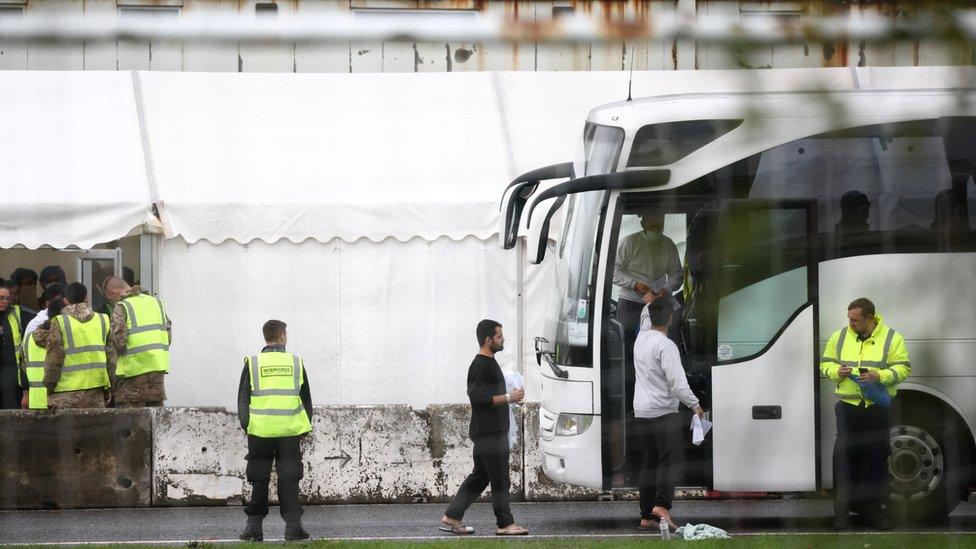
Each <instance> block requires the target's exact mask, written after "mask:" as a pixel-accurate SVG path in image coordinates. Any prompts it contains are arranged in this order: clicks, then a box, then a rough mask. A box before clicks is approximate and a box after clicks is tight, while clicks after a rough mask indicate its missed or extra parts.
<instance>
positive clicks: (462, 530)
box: [437, 523, 474, 536]
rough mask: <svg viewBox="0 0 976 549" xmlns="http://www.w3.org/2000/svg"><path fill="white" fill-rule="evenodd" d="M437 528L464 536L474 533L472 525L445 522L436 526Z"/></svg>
mask: <svg viewBox="0 0 976 549" xmlns="http://www.w3.org/2000/svg"><path fill="white" fill-rule="evenodd" d="M437 529H438V530H440V531H441V532H447V533H448V534H454V535H457V536H466V535H468V534H473V533H474V526H464V525H463V524H462V525H461V526H449V525H447V524H444V523H441V524H439V525H438V526H437Z"/></svg>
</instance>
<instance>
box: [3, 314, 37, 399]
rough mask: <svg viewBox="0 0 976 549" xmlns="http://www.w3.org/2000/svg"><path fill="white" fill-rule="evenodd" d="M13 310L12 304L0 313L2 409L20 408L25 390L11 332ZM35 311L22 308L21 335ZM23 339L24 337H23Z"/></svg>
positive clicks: (32, 318)
mask: <svg viewBox="0 0 976 549" xmlns="http://www.w3.org/2000/svg"><path fill="white" fill-rule="evenodd" d="M11 310H13V305H11V306H10V307H9V308H8V309H7V310H6V311H4V312H2V313H0V331H2V332H3V334H2V336H0V409H6V410H11V409H17V408H20V398H21V397H22V396H23V394H24V391H23V389H21V387H20V383H19V381H18V376H17V372H18V370H19V368H20V365H19V364H17V355H16V353H15V352H14V351H15V349H14V339H13V333H12V332H11V327H10V319H9V318H7V315H8V313H9V312H10V311H11ZM34 316H36V314H35V313H33V312H32V311H30V310H29V309H25V308H24V307H21V308H20V335H21V336H23V335H24V328H26V327H27V323H28V322H30V321H31V320H34ZM21 339H23V338H21Z"/></svg>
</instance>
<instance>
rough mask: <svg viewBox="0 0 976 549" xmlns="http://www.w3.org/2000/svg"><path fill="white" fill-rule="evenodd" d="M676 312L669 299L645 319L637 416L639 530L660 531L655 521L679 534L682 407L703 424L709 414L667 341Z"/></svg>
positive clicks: (638, 354) (637, 348) (637, 349)
mask: <svg viewBox="0 0 976 549" xmlns="http://www.w3.org/2000/svg"><path fill="white" fill-rule="evenodd" d="M673 315H674V308H673V307H672V306H671V304H670V303H669V302H668V301H667V300H664V299H659V300H656V301H654V302H652V303H651V304H650V305H648V306H647V307H646V308H645V309H644V311H643V312H642V313H641V328H640V333H639V334H638V335H637V341H636V342H635V343H634V366H635V368H636V370H637V379H636V384H635V385H636V387H635V390H634V416H635V417H636V418H637V429H638V432H639V433H640V441H641V463H642V465H641V473H640V482H639V491H640V517H641V520H640V529H642V530H655V531H656V530H657V529H658V526H659V525H658V524H657V523H656V522H655V519H657V520H662V521H666V522H667V524H668V526H669V527H670V528H672V529H675V530H677V528H678V526H677V524H675V522H674V520H672V518H671V498H672V496H673V495H674V486H675V484H676V483H677V482H678V481H679V480H680V478H681V475H682V471H683V466H684V463H683V461H684V436H683V435H682V433H683V431H684V429H683V428H682V424H681V417H680V416H679V415H678V403H679V402H680V403H681V404H684V405H685V406H687V407H688V408H690V409H691V410H692V411H694V412H695V415H697V416H698V417H699V418H702V417H703V416H704V414H705V412H704V410H702V407H701V406H700V405H699V403H698V397H696V396H695V393H693V392H692V391H691V388H690V387H688V379H687V377H686V376H685V369H684V368H683V367H682V366H681V354H680V353H679V352H678V346H677V345H675V343H674V342H673V341H671V340H670V339H668V328H669V327H670V325H671V318H672V316H673Z"/></svg>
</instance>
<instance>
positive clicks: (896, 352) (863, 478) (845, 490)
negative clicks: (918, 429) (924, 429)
mask: <svg viewBox="0 0 976 549" xmlns="http://www.w3.org/2000/svg"><path fill="white" fill-rule="evenodd" d="M847 319H848V326H846V327H844V328H842V329H840V330H839V331H837V332H835V333H834V334H832V335H831V336H830V340H828V341H827V347H826V348H825V349H824V354H823V357H822V358H821V362H820V372H821V373H823V375H825V376H826V377H827V378H828V379H830V380H831V381H834V382H836V383H837V387H836V388H835V390H834V394H835V396H836V397H837V399H838V402H837V403H836V404H835V405H834V413H835V417H836V419H837V440H836V442H835V443H834V513H835V517H834V527H835V528H837V529H841V528H846V527H847V526H848V525H849V512H850V511H852V510H853V511H855V512H857V513H859V514H861V515H863V516H864V517H865V518H867V519H868V520H869V521H870V522H871V523H872V524H873V525H874V526H875V527H878V528H881V529H887V528H888V527H889V522H888V516H887V501H888V461H887V459H888V452H889V446H888V437H889V435H888V408H887V404H888V403H886V402H883V400H885V399H883V398H881V399H878V396H875V400H878V402H875V401H873V400H872V399H871V398H868V396H866V395H868V394H870V393H871V390H872V389H873V390H875V392H876V393H877V392H879V391H880V392H881V394H880V397H884V396H885V395H884V393H885V392H886V393H887V395H889V396H890V397H894V396H895V394H896V393H897V389H896V387H897V386H898V384H899V383H902V382H904V381H905V380H906V379H908V376H909V375H911V373H912V367H911V364H910V363H909V361H908V350H907V349H906V347H905V340H904V338H902V336H901V334H899V333H898V332H896V331H895V330H893V329H892V328H891V327H889V326H888V325H887V324H885V322H884V320H883V319H882V318H881V315H879V314H877V313H876V312H875V309H874V303H871V301H870V300H869V299H867V298H864V297H862V298H858V299H855V300H854V301H853V302H852V303H851V304H850V305H849V306H848V307H847ZM870 384H877V385H880V387H878V386H874V387H872V386H871V385H870Z"/></svg>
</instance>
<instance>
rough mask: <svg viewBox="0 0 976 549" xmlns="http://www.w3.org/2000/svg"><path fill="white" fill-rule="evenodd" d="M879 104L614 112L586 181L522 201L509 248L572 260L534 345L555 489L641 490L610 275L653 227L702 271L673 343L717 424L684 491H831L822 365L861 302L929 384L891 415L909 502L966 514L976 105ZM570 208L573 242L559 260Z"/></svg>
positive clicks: (513, 200)
mask: <svg viewBox="0 0 976 549" xmlns="http://www.w3.org/2000/svg"><path fill="white" fill-rule="evenodd" d="M919 70H921V69H891V70H890V71H894V74H900V76H901V78H900V80H899V81H901V82H904V81H906V78H905V73H904V72H902V73H899V72H898V71H919ZM911 74H912V73H911V72H908V75H909V78H908V79H907V80H912V78H911ZM919 74H920V73H919ZM874 85H875V87H876V88H877V89H870V90H851V91H842V92H835V93H831V94H829V96H824V95H822V94H819V93H812V92H776V93H769V92H756V93H735V92H729V93H688V94H677V95H669V96H660V97H653V98H647V99H638V100H633V101H625V102H619V103H613V104H609V105H605V106H602V107H599V108H596V109H594V110H593V111H592V112H591V113H590V115H589V117H588V118H587V120H586V124H585V129H584V130H583V139H582V144H581V147H580V149H579V152H578V154H577V158H576V159H575V161H574V162H568V163H565V164H560V165H555V166H549V167H545V168H540V169H538V170H534V171H532V172H529V173H527V174H525V175H523V176H521V177H519V178H517V179H516V180H515V181H513V182H512V184H511V185H509V187H508V188H507V189H506V191H505V193H504V196H503V198H502V214H503V215H502V217H503V221H502V223H503V227H502V235H501V237H500V240H501V242H502V245H503V247H506V248H511V247H513V246H514V245H515V243H516V240H517V238H518V235H519V234H527V235H528V236H527V238H528V242H527V249H528V252H529V258H530V261H532V262H534V263H539V262H541V261H542V260H543V258H544V257H545V255H546V253H547V251H548V253H549V254H551V255H554V256H556V257H554V258H553V259H554V260H555V261H556V269H557V279H558V293H559V299H558V300H557V301H556V302H555V303H553V304H552V305H551V306H550V311H549V315H548V322H547V330H548V332H549V333H547V334H540V336H543V337H539V338H536V351H537V353H536V355H537V359H538V360H539V362H540V368H541V373H542V377H543V381H542V395H541V410H540V416H539V421H540V439H539V445H540V448H541V451H542V452H543V454H544V466H543V467H544V470H545V473H546V474H547V475H548V476H549V477H550V478H552V479H554V480H556V481H560V482H565V483H570V484H574V485H580V486H587V487H593V488H600V489H604V490H616V489H632V488H635V487H636V486H637V478H638V476H637V474H638V469H639V460H640V455H639V450H638V448H639V446H638V444H637V443H636V441H634V440H633V437H634V429H633V428H632V421H633V403H632V401H631V397H630V395H632V390H633V389H632V386H633V365H632V364H629V363H628V362H629V361H628V359H627V358H625V357H627V356H628V355H629V354H630V353H627V352H625V350H624V345H625V343H624V342H625V340H626V339H627V338H626V337H625V334H624V333H623V332H624V328H623V326H622V325H621V323H620V322H619V321H618V320H617V318H616V310H617V296H618V290H619V288H617V287H616V286H615V285H614V284H613V271H614V259H615V254H616V251H617V248H618V243H619V242H620V241H621V240H622V239H623V237H624V236H626V235H627V234H630V233H633V232H636V231H639V230H640V225H639V220H638V212H641V211H645V209H647V208H652V209H655V210H657V211H659V212H662V213H663V214H664V216H665V219H664V233H665V234H666V235H667V236H669V237H670V238H671V239H672V240H673V241H674V242H675V243H676V244H677V246H678V249H679V255H680V258H681V261H682V265H683V267H684V271H685V278H684V282H683V285H682V288H681V289H680V290H678V291H677V292H675V298H676V299H677V300H678V301H679V302H680V303H681V305H682V306H681V309H680V310H679V311H680V312H679V314H678V315H677V316H679V317H680V319H679V320H678V322H677V325H676V326H674V327H673V330H672V334H671V337H672V339H674V340H675V341H676V343H678V345H679V348H680V349H681V350H682V355H683V356H682V358H683V362H684V366H685V369H686V372H687V375H688V378H689V380H690V382H691V386H692V388H693V389H694V390H695V392H696V394H698V396H699V397H700V398H701V400H702V404H703V406H704V408H705V409H706V410H707V411H709V412H710V414H711V418H712V419H713V421H714V425H715V426H714V430H713V433H712V434H710V435H709V437H708V439H707V440H706V442H705V443H704V444H703V445H702V446H699V447H693V448H692V447H690V446H689V448H691V449H690V450H689V451H688V456H687V463H688V471H687V473H686V479H685V483H686V484H689V485H694V486H704V487H708V488H710V489H713V490H718V491H729V492H736V491H748V492H788V493H804V492H806V493H812V492H817V491H819V490H821V489H825V488H826V489H829V488H831V487H832V473H831V472H832V469H831V462H832V459H831V455H832V448H833V441H834V433H835V428H834V413H833V404H834V402H835V398H834V396H833V390H834V384H833V382H831V381H829V380H827V379H825V378H823V377H822V376H821V375H820V374H819V369H818V365H819V357H820V354H821V352H822V350H823V347H824V344H825V342H826V340H827V339H828V338H829V336H830V334H831V333H832V332H833V331H836V330H837V329H839V328H841V327H842V326H845V325H846V323H847V318H846V312H847V304H848V303H849V302H850V301H852V300H853V299H854V298H857V297H862V296H864V297H868V298H870V299H872V300H873V301H874V302H875V304H876V305H877V308H878V312H879V313H880V314H882V315H883V316H884V318H885V320H886V322H887V323H888V324H889V325H891V326H893V327H894V328H896V329H897V330H898V331H899V332H900V333H902V334H903V335H904V337H905V339H906V342H907V345H908V350H909V354H910V358H911V363H912V376H911V377H910V379H908V381H907V382H905V383H903V384H902V385H901V386H900V387H899V393H898V397H897V399H896V400H895V404H894V406H893V408H892V423H891V425H892V428H891V457H890V460H889V467H890V470H891V473H892V476H891V479H892V480H891V488H892V498H893V499H894V500H895V501H896V502H908V503H909V505H907V510H908V512H909V514H910V516H911V518H913V519H915V520H931V519H939V518H944V517H945V516H946V515H947V514H948V513H949V512H951V510H952V509H953V508H954V507H955V506H956V504H957V503H958V502H959V501H960V499H961V498H963V497H965V495H966V493H967V490H968V489H969V487H970V486H971V485H972V484H973V469H972V467H971V465H972V462H973V459H974V456H976V448H974V437H973V433H974V428H976V299H974V296H976V230H974V227H976V223H974V215H976V200H974V196H976V192H974V184H973V181H974V180H973V177H974V174H976V92H973V91H972V90H971V89H967V88H953V87H951V86H942V87H939V86H938V85H936V84H932V85H935V87H933V88H927V89H918V88H917V87H918V86H920V85H922V86H925V85H930V83H928V82H925V83H923V84H920V83H919V82H917V81H916V82H913V83H912V84H911V85H912V86H915V87H916V89H899V88H898V87H897V86H891V87H889V88H885V87H884V86H883V84H879V83H878V82H874ZM560 207H562V208H566V213H565V222H564V226H563V231H562V234H561V235H554V238H555V240H556V241H557V244H556V246H555V248H554V249H553V248H547V244H546V242H547V233H548V231H549V220H550V218H551V217H552V215H553V214H554V213H555V212H556V210H557V209H559V208H560ZM533 214H534V215H533ZM550 342H551V343H550ZM682 413H685V414H686V415H687V417H688V418H690V412H688V411H687V410H685V409H684V408H683V407H682Z"/></svg>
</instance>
